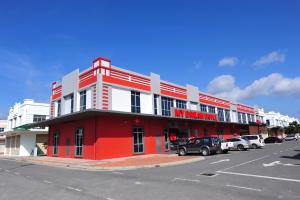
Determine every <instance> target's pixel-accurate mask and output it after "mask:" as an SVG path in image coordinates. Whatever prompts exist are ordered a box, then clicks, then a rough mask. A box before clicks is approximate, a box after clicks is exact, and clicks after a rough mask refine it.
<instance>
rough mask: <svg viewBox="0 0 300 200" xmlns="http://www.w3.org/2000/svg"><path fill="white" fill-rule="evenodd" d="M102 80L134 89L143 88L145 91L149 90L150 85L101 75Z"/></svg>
mask: <svg viewBox="0 0 300 200" xmlns="http://www.w3.org/2000/svg"><path fill="white" fill-rule="evenodd" d="M103 82H107V83H112V84H117V85H122V86H126V87H130V88H135V89H140V90H145V91H150V90H151V87H150V86H147V85H142V84H138V83H133V82H130V81H126V80H120V79H117V78H113V77H110V76H103Z"/></svg>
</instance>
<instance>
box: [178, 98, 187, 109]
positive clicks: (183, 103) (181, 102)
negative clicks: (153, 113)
mask: <svg viewBox="0 0 300 200" xmlns="http://www.w3.org/2000/svg"><path fill="white" fill-rule="evenodd" d="M176 108H180V109H186V102H185V101H182V100H178V99H176Z"/></svg>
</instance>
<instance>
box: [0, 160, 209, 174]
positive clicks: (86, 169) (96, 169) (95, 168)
mask: <svg viewBox="0 0 300 200" xmlns="http://www.w3.org/2000/svg"><path fill="white" fill-rule="evenodd" d="M0 159H2V160H10V161H16V162H25V163H30V164H35V165H42V166H48V167H58V168H64V169H73V170H81V171H126V170H137V169H150V168H159V167H171V166H179V165H184V164H189V163H194V162H198V161H201V160H204V157H197V158H191V159H187V160H182V161H174V162H167V163H157V164H151V165H140V166H127V167H85V166H82V167H80V166H76V165H72V164H62V165H59V164H58V165H57V164H48V163H42V162H35V161H30V160H25V159H16V158H1V157H0Z"/></svg>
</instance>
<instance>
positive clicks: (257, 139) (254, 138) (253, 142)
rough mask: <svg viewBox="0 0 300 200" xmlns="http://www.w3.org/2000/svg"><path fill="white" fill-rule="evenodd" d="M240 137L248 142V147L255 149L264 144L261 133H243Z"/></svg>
mask: <svg viewBox="0 0 300 200" xmlns="http://www.w3.org/2000/svg"><path fill="white" fill-rule="evenodd" d="M241 138H242V139H244V140H247V141H249V142H250V148H253V149H257V148H262V147H263V146H265V142H264V140H263V137H262V136H261V135H243V136H241Z"/></svg>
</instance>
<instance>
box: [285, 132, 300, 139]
mask: <svg viewBox="0 0 300 200" xmlns="http://www.w3.org/2000/svg"><path fill="white" fill-rule="evenodd" d="M298 139H300V137H299V133H296V134H288V135H287V136H286V137H285V138H284V140H285V141H291V140H298Z"/></svg>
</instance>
